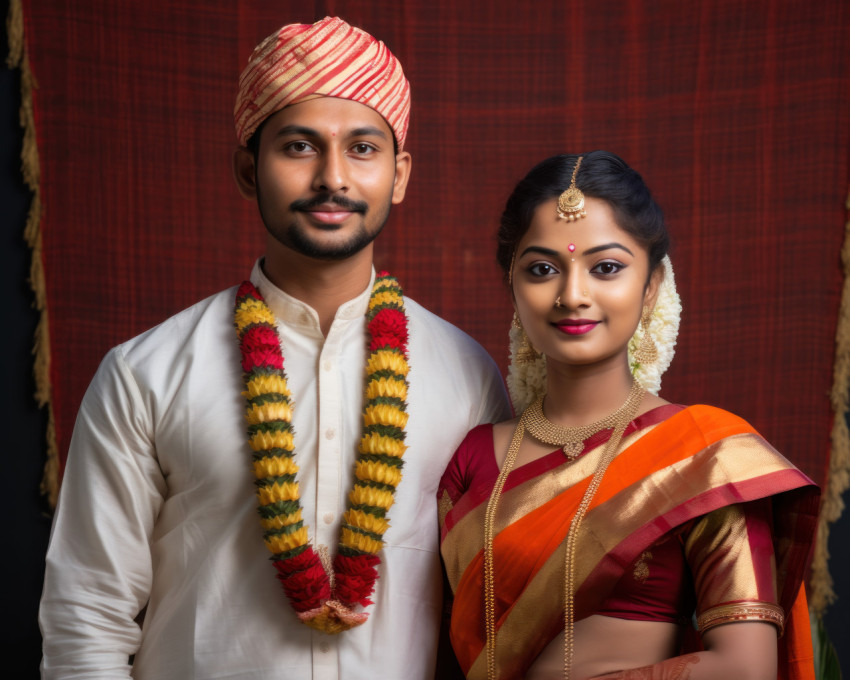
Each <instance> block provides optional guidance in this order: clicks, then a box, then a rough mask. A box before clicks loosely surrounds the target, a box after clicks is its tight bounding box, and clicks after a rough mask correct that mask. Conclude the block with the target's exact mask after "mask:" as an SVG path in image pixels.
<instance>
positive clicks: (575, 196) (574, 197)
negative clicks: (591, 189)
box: [558, 156, 587, 222]
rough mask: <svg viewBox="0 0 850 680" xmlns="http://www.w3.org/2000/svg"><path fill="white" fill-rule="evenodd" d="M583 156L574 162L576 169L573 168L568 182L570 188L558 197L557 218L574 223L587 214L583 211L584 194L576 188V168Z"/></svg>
mask: <svg viewBox="0 0 850 680" xmlns="http://www.w3.org/2000/svg"><path fill="white" fill-rule="evenodd" d="M582 158H584V156H579V157H578V160H577V161H576V167H575V168H573V177H572V179H571V180H570V186H568V187H567V189H566V191H564V193H562V194H561V195H560V196H558V217H560V218H561V219H564V220H569V221H570V222H575V221H576V220H577V219H580V218H582V217H587V212H586V211H585V209H584V194H583V193H582V191H581V189H579V188H578V187H577V186H576V175H578V168H579V166H580V165H581V159H582Z"/></svg>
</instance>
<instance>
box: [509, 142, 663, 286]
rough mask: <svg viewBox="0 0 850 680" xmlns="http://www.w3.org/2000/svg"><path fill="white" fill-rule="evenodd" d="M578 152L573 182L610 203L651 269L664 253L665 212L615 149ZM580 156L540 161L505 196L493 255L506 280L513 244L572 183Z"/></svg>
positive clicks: (618, 220)
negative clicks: (537, 212) (538, 212)
mask: <svg viewBox="0 0 850 680" xmlns="http://www.w3.org/2000/svg"><path fill="white" fill-rule="evenodd" d="M581 156H582V161H581V166H579V170H578V174H577V175H576V186H577V187H578V188H579V189H581V190H582V192H584V195H585V196H589V197H593V198H599V199H601V200H603V201H605V202H606V203H608V205H610V206H611V209H612V210H613V211H614V219H615V220H616V221H617V225H618V226H619V227H620V228H621V229H623V230H625V231H627V232H628V233H629V234H631V235H632V236H633V237H634V238H635V239H636V240H637V241H638V242H639V243H641V244H643V245H644V246H645V247H646V249H647V251H648V252H649V271H650V272H652V271H654V270H655V268H656V267H657V266H658V265H659V264H660V263H661V260H662V259H663V258H664V256H665V255H666V254H667V250H668V248H669V247H670V237H669V236H668V234H667V225H666V224H665V222H664V214H663V213H662V212H661V208H660V207H659V205H658V204H657V203H656V202H655V200H654V199H653V198H652V195H651V194H650V193H649V188H648V187H647V186H646V184H644V181H643V179H642V178H641V176H640V175H639V174H638V173H637V172H635V171H634V170H632V169H631V168H630V167H629V166H628V165H626V162H625V161H624V160H623V159H622V158H620V157H619V156H616V155H615V154H613V153H609V152H608V151H591V152H590V153H586V154H581ZM578 158H579V156H578V155H575V154H561V155H559V156H552V157H551V158H547V159H546V160H545V161H543V162H542V163H538V164H537V165H535V166H534V167H533V168H532V169H531V171H529V173H528V174H527V175H526V176H525V177H524V178H523V179H522V180H521V181H520V182H519V184H517V185H516V188H514V191H513V193H512V194H511V195H510V198H508V202H507V204H506V205H505V211H504V212H503V213H502V219H501V221H500V224H499V233H498V242H499V243H498V247H497V249H496V259H497V260H498V261H499V266H500V267H501V268H502V271H503V272H504V273H505V278H506V280H507V278H508V271H509V269H510V267H511V262H512V260H513V256H514V252H515V251H516V247H517V245H518V244H519V242H520V240H521V239H522V237H523V236H524V235H525V232H527V231H528V228H529V226H531V220H532V218H533V217H534V211H535V210H536V209H537V206H539V205H540V204H541V203H543V202H545V201H547V200H549V199H552V198H557V197H558V196H560V195H561V193H562V192H563V191H564V190H566V189H567V187H569V186H570V181H571V180H572V175H573V169H574V168H575V166H576V162H577V161H578Z"/></svg>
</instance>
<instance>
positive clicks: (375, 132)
mask: <svg viewBox="0 0 850 680" xmlns="http://www.w3.org/2000/svg"><path fill="white" fill-rule="evenodd" d="M348 136H349V137H380V138H381V139H388V137H387V133H386V132H384V131H383V130H382V129H381V128H379V127H377V126H375V125H366V126H364V127H359V128H354V129H353V130H351V131H350V132H349V133H348Z"/></svg>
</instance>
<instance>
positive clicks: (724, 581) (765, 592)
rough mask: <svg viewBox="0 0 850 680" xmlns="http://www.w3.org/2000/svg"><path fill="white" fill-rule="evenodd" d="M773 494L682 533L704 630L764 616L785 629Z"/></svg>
mask: <svg viewBox="0 0 850 680" xmlns="http://www.w3.org/2000/svg"><path fill="white" fill-rule="evenodd" d="M771 516H772V515H771V501H770V499H769V498H767V499H762V500H758V501H752V502H748V503H739V504H734V505H729V506H726V507H723V508H719V509H718V510H715V511H713V512H711V513H709V514H707V515H705V516H703V517H701V518H700V519H698V520H697V521H695V522H694V523H693V525H692V526H691V527H690V528H689V529H688V530H687V531H686V533H685V535H684V537H683V538H684V546H685V558H686V559H687V561H688V564H689V566H690V569H691V572H692V574H693V577H694V589H695V591H696V599H697V611H696V613H697V628H698V629H699V632H700V634H701V635H702V634H705V632H706V631H707V630H710V629H711V628H714V627H715V626H719V625H721V624H725V623H733V622H737V621H764V622H767V623H772V624H773V625H775V626H776V628H777V631H778V633H779V634H780V635H781V634H782V630H783V627H784V623H785V616H784V612H783V611H782V608H781V607H780V606H779V605H778V598H777V594H776V560H775V558H774V551H773V536H772V526H771V525H772V522H771Z"/></svg>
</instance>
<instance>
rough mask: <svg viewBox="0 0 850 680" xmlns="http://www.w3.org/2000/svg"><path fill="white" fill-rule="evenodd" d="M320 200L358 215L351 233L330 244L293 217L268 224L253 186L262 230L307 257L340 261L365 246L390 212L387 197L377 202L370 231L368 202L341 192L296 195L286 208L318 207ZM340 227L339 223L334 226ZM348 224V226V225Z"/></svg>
mask: <svg viewBox="0 0 850 680" xmlns="http://www.w3.org/2000/svg"><path fill="white" fill-rule="evenodd" d="M324 203H333V204H334V205H337V206H339V207H341V208H344V209H346V210H350V211H351V212H352V213H354V215H357V216H359V220H360V223H359V224H358V225H357V228H356V230H355V231H354V233H353V234H351V236H350V237H349V238H348V239H347V240H345V241H343V242H341V243H333V244H329V245H326V244H323V243H321V242H320V241H319V240H318V239H315V238H313V237H312V236H311V235H310V233H309V230H308V229H306V228H304V227H302V226H300V225H299V224H298V223H297V222H296V221H294V220H293V221H292V222H291V223H290V224H288V225H285V224H271V223H270V222H269V220H268V219H267V218H266V213H265V211H264V210H263V199H262V196H261V194H260V191H259V187H258V190H257V206H258V207H259V210H260V217H261V218H262V220H263V224H265V225H266V230H267V231H268V232H269V233H270V234H271V235H272V236H273V237H274V238H275V239H276V240H277V241H278V242H279V243H281V244H283V245H284V246H286V247H288V248H291V249H292V250H294V251H295V252H297V253H300V254H301V255H304V256H306V257H311V258H313V259H316V260H328V261H340V260H345V259H348V258H349V257H351V256H352V255H355V254H356V253H359V252H360V251H361V250H363V249H364V248H365V247H366V246H368V245H369V244H370V243H372V241H374V240H375V238H376V237H377V236H378V234H380V233H381V231H382V230H383V228H384V225H385V224H386V222H387V219H388V218H389V214H390V205H391V201H390V200H388V201H387V202H386V203H385V204H384V205H383V206H381V208H380V210H379V211H378V212H375V215H374V218H373V220H372V222H374V223H375V226H373V228H372V230H371V231H370V230H369V228H368V227H367V225H366V217H367V214H368V212H369V206H368V205H367V204H366V203H364V202H363V201H353V200H351V199H349V198H347V197H345V196H331V195H329V194H318V195H317V196H315V197H313V198H310V199H299V200H296V201H293V202H292V204H291V205H290V206H289V209H290V210H291V211H294V212H306V211H307V210H308V209H310V208H314V207H318V206H320V205H322V204H324ZM337 228H338V229H341V228H342V227H337ZM349 228H350V227H349ZM327 231H328V232H332V231H335V229H334V228H333V227H329V228H328V229H327Z"/></svg>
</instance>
